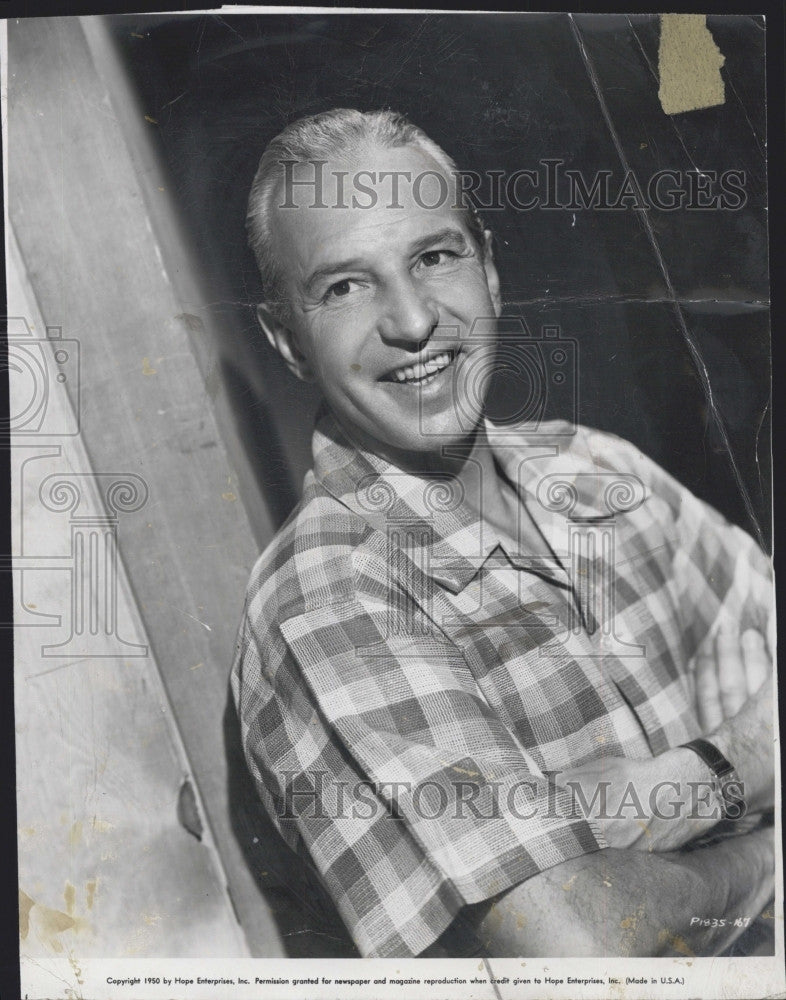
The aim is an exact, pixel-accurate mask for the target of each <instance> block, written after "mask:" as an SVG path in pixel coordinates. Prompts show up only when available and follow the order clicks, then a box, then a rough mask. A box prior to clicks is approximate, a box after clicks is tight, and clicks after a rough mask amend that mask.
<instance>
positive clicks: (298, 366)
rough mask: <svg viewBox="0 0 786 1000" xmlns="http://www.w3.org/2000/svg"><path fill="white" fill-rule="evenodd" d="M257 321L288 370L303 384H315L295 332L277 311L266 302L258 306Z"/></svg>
mask: <svg viewBox="0 0 786 1000" xmlns="http://www.w3.org/2000/svg"><path fill="white" fill-rule="evenodd" d="M257 321H258V322H259V325H260V326H261V327H262V329H263V331H264V333H265V336H266V337H267V339H268V341H269V342H270V345H271V346H272V347H273V349H274V350H275V351H278V353H279V354H280V355H281V357H282V358H283V359H284V361H285V362H286V365H287V368H289V370H290V371H291V372H292V374H293V375H294V376H295V377H296V378H299V379H300V380H301V381H302V382H313V381H314V375H313V372H312V371H311V365H310V364H309V362H308V359H307V358H306V356H305V354H303V352H302V351H301V350H300V348H299V347H298V343H297V337H296V335H295V332H294V331H293V330H292V328H291V327H290V326H288V325H287V323H286V321H285V320H283V319H281V318H280V316H279V315H278V313H277V311H276V310H275V309H273V308H271V307H270V306H269V305H268V304H267V303H266V302H260V303H259V305H258V306H257Z"/></svg>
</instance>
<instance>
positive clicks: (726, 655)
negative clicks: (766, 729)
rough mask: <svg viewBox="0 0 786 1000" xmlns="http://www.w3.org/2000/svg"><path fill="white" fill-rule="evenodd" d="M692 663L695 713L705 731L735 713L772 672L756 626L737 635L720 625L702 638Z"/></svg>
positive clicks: (710, 729) (768, 656)
mask: <svg viewBox="0 0 786 1000" xmlns="http://www.w3.org/2000/svg"><path fill="white" fill-rule="evenodd" d="M694 664H695V677H696V713H697V715H698V718H699V723H700V725H701V728H702V732H703V733H705V734H709V733H711V732H712V731H713V730H715V729H717V727H718V726H719V725H720V724H721V723H722V722H723V721H724V719H730V718H732V716H734V715H736V714H737V712H739V710H740V709H741V708H742V706H743V705H744V704H745V702H746V701H747V700H748V698H750V697H752V696H753V695H755V694H756V692H757V691H758V690H759V688H760V687H761V686H762V684H764V682H765V681H766V680H767V678H768V677H770V676H771V674H772V662H771V659H770V655H769V653H768V651H767V646H766V644H765V641H764V637H763V636H762V635H761V634H760V633H759V632H757V631H756V630H755V629H748V630H747V631H746V632H743V634H742V636H739V634H738V633H737V632H736V630H734V629H733V628H722V629H721V630H720V631H719V632H718V634H717V635H716V636H715V637H714V638H708V639H706V640H705V641H704V643H703V644H702V646H701V647H700V648H699V650H698V651H697V653H696V657H695V660H694Z"/></svg>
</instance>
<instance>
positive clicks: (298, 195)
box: [271, 140, 456, 209]
mask: <svg viewBox="0 0 786 1000" xmlns="http://www.w3.org/2000/svg"><path fill="white" fill-rule="evenodd" d="M455 187H456V181H455V177H454V176H453V172H452V171H451V170H448V169H447V168H446V166H445V165H444V164H443V163H441V162H440V161H439V160H438V159H436V158H435V157H434V156H433V155H432V154H431V153H430V152H429V151H428V150H427V149H425V148H423V147H421V146H417V145H408V146H393V147H390V146H382V145H380V144H379V143H377V142H372V141H368V140H365V141H362V142H360V143H358V144H357V145H356V146H353V147H352V148H351V149H347V150H344V151H341V152H337V153H335V154H334V155H332V156H321V157H315V158H314V159H311V160H292V161H286V160H284V161H282V164H281V177H280V181H279V183H278V185H277V189H278V190H277V192H276V198H275V200H274V202H273V205H272V206H271V207H273V208H281V207H287V208H288V207H290V206H293V207H296V208H305V209H310V208H317V209H319V208H320V204H319V203H320V201H321V203H322V204H325V205H327V206H328V207H340V206H341V205H344V204H345V205H347V206H348V207H350V208H351V207H357V206H360V207H366V206H371V204H372V203H373V204H374V205H375V206H376V205H378V204H380V203H381V204H383V205H385V206H390V207H395V205H396V204H403V205H406V204H407V203H408V202H412V203H413V205H414V206H415V207H419V206H420V204H422V205H435V206H436V205H438V203H439V202H440V201H441V200H445V196H446V195H447V196H448V200H450V201H451V202H452V201H455Z"/></svg>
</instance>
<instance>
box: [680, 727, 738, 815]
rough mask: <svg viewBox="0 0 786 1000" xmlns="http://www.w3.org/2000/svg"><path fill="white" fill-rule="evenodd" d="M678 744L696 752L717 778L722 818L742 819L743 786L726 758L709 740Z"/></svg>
mask: <svg viewBox="0 0 786 1000" xmlns="http://www.w3.org/2000/svg"><path fill="white" fill-rule="evenodd" d="M680 746H683V747H685V748H686V749H687V750H692V751H693V752H694V753H696V754H698V755H699V757H701V759H702V760H703V761H704V763H705V764H706V765H707V767H709V769H710V770H711V771H712V773H713V774H714V775H715V777H716V779H717V787H716V790H717V792H718V798H719V799H720V803H721V808H722V809H723V818H724V819H731V820H736V819H742V817H743V816H744V815H745V810H746V806H745V786H744V785H743V783H742V781H741V780H740V778H739V775H738V774H737V772H736V771H735V769H734V765H733V764H732V763H731V761H730V760H728V759H727V758H726V757H724V756H723V754H722V753H721V752H720V750H719V749H718V748H717V747H716V746H715V744H714V743H710V741H709V740H702V739H697V740H691V741H690V742H689V743H681V744H680Z"/></svg>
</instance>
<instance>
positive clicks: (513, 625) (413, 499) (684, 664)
mask: <svg viewBox="0 0 786 1000" xmlns="http://www.w3.org/2000/svg"><path fill="white" fill-rule="evenodd" d="M573 430H574V429H573V428H570V427H568V425H566V424H563V423H560V422H553V423H549V424H544V425H542V426H541V427H539V428H537V430H536V431H533V428H532V427H531V426H522V427H521V428H519V429H517V430H516V429H514V430H513V431H512V430H511V428H504V429H503V428H495V427H494V426H493V425H491V424H489V425H487V433H488V439H489V443H490V446H491V448H492V449H493V452H494V456H495V458H496V459H497V463H498V465H499V466H501V468H502V469H503V470H504V473H505V476H506V477H507V479H508V480H509V481H510V482H511V483H513V484H516V485H517V487H518V490H519V495H520V497H521V498H522V499H523V501H524V503H523V505H522V508H521V514H522V518H521V523H520V524H519V525H518V526H512V530H511V532H510V533H509V534H504V535H503V534H501V533H500V532H498V531H496V530H494V529H493V528H492V527H491V526H490V524H489V523H488V522H485V521H482V520H481V519H480V518H478V517H477V516H476V515H474V514H473V513H472V511H471V509H470V507H469V506H468V505H467V504H465V503H463V502H462V497H461V495H460V492H459V488H458V484H457V483H456V482H455V481H451V480H448V479H440V478H439V477H433V478H429V479H428V480H426V479H423V478H419V477H416V476H412V475H407V474H404V473H402V472H401V471H399V470H397V469H395V468H393V467H392V466H390V465H388V464H387V463H386V462H384V461H383V460H381V459H380V458H378V457H377V456H375V455H372V454H367V453H361V452H359V451H357V450H356V449H355V448H354V447H352V446H351V445H350V444H349V443H348V442H347V440H346V439H345V438H344V437H343V436H342V434H341V432H340V430H339V429H338V427H337V425H336V423H335V422H334V420H333V419H332V418H331V417H330V416H327V415H326V416H324V417H323V418H322V420H321V422H320V423H318V425H317V428H316V430H315V433H314V439H313V447H314V468H313V471H311V472H309V473H308V475H307V476H306V479H305V484H304V493H303V498H302V500H301V502H300V504H299V505H298V507H297V508H296V510H295V511H294V512H293V514H292V516H291V517H290V518H289V520H288V521H287V523H286V524H285V525H284V527H283V528H282V529H281V531H280V532H279V533H278V534H277V536H276V537H275V539H274V540H273V542H272V544H271V545H270V546H269V548H268V549H267V550H266V552H265V553H264V554H263V555H262V556H261V558H260V559H259V561H258V562H257V564H256V566H255V568H254V571H253V574H252V577H251V580H250V583H249V586H248V591H247V600H246V607H245V612H244V616H243V621H242V624H241V628H240V632H239V638H238V648H237V655H236V658H235V663H234V666H233V670H232V688H233V693H234V697H235V700H236V702H237V705H238V710H239V716H240V720H241V727H242V737H243V744H244V747H245V752H246V758H247V761H248V764H249V768H250V770H251V773H252V775H253V777H254V779H255V783H256V785H257V788H258V791H259V795H260V796H261V799H262V801H263V803H264V805H265V807H266V809H267V811H268V812H269V813H270V815H271V817H272V819H273V821H274V823H275V824H276V826H277V828H278V829H279V830H280V832H281V834H282V835H283V837H284V838H285V840H286V841H287V842H288V843H289V845H290V846H291V847H293V848H294V849H296V850H299V851H302V850H303V849H305V851H306V852H307V855H308V856H309V858H310V859H311V861H312V862H313V865H314V866H315V868H316V870H317V871H318V873H319V876H320V879H321V881H322V882H323V884H324V885H325V887H326V889H327V891H328V892H329V893H330V895H331V896H332V897H333V899H334V900H335V902H336V905H337V906H338V908H339V911H340V913H341V915H342V917H343V919H344V921H345V922H346V924H347V926H348V928H349V930H350V932H351V933H352V935H353V937H354V939H355V941H356V943H357V946H358V948H359V949H360V951H361V953H362V954H364V955H367V956H382V957H393V956H407V955H416V954H418V953H420V952H421V951H423V950H424V949H425V948H426V947H427V946H428V945H429V944H431V943H432V942H433V941H434V940H435V939H436V938H437V937H438V936H439V935H440V934H441V932H442V931H443V930H445V928H446V927H447V926H448V925H449V924H450V923H451V921H452V920H453V918H454V917H455V916H456V914H457V913H458V911H459V910H460V908H461V907H462V906H464V905H465V904H469V903H474V902H479V901H481V900H484V899H487V898H490V897H491V896H494V895H496V894H498V893H500V892H502V891H504V890H506V889H508V888H511V887H512V886H514V885H516V884H518V883H520V882H522V881H523V880H525V879H527V878H530V877H531V876H533V875H535V874H536V873H538V872H541V871H543V870H545V869H548V868H551V867H553V866H555V865H558V864H560V863H561V862H563V861H565V860H568V859H570V858H573V857H575V856H577V855H581V854H584V853H587V852H591V851H595V850H598V849H599V848H603V847H604V846H605V845H604V842H603V840H602V836H601V834H600V831H599V829H598V828H597V826H596V825H595V824H594V823H593V822H590V821H587V820H585V819H583V818H580V817H579V816H578V815H577V811H576V810H575V809H574V808H573V807H572V805H571V802H570V800H569V799H568V793H567V792H566V791H565V790H563V789H560V788H559V787H558V786H557V785H556V784H555V783H554V781H553V780H550V778H549V773H552V772H554V771H558V770H560V769H563V768H566V767H568V766H573V765H578V764H581V763H583V762H585V761H588V760H591V759H593V758H598V757H599V756H601V755H626V756H631V757H648V756H652V755H657V754H659V753H662V752H663V751H664V750H666V749H668V748H669V747H672V746H675V745H678V744H680V743H683V742H685V741H686V740H689V739H692V738H694V737H696V736H698V735H699V726H698V722H697V718H696V714H695V710H694V690H693V682H692V673H691V666H692V662H691V661H692V658H693V656H694V654H695V652H696V649H697V647H698V645H699V644H700V643H701V641H702V640H703V639H704V638H705V637H706V636H707V635H708V634H709V633H710V632H711V631H713V630H716V629H717V628H718V627H719V626H720V625H721V624H722V622H723V621H724V620H728V621H730V622H733V623H734V624H735V625H738V626H739V627H740V628H741V629H744V628H748V627H756V628H758V629H760V630H761V631H762V632H765V631H766V627H767V619H768V615H769V613H770V611H771V608H772V601H773V592H772V583H771V579H770V564H769V560H768V559H767V558H766V557H765V556H764V555H763V554H762V552H761V551H760V550H759V548H758V547H757V546H756V544H755V543H754V542H753V540H752V539H751V538H750V537H749V536H748V535H747V534H746V533H745V532H743V531H742V530H740V529H739V528H736V527H733V526H731V525H729V524H728V523H727V522H726V521H724V520H723V519H722V518H721V517H720V515H719V514H718V513H717V512H715V511H714V510H713V509H711V508H710V507H708V506H707V505H706V504H704V503H702V502H701V501H699V500H698V499H696V498H695V497H694V496H693V495H692V494H691V493H689V492H688V491H687V490H685V489H684V488H683V487H682V486H681V485H680V484H679V483H677V482H676V481H675V480H674V479H672V478H671V477H670V476H669V475H668V474H667V473H666V472H664V471H663V470H662V469H660V468H659V467H658V466H656V465H655V464H654V463H652V462H651V461H649V460H648V459H647V458H646V457H645V456H643V455H642V454H641V453H640V452H639V451H638V450H637V449H636V448H635V447H634V446H633V445H631V444H629V443H627V442H625V441H623V440H621V439H620V438H617V437H614V436H612V435H609V434H605V433H599V432H596V431H592V430H588V429H586V428H578V430H576V431H575V433H573ZM526 511H529V514H530V515H531V516H532V517H533V518H534V519H535V521H536V522H537V524H538V527H539V529H540V532H541V533H542V535H543V536H544V537H545V538H546V539H547V540H548V542H549V544H550V547H551V549H552V551H553V554H554V556H556V558H550V557H549V556H538V557H534V556H532V555H530V554H529V553H530V552H532V551H548V549H546V548H545V547H543V546H541V547H540V548H539V549H537V548H532V547H531V546H529V545H528V543H527V537H530V538H532V537H533V536H532V532H533V530H534V528H533V526H532V521H531V520H530V519H529V517H528V515H527V513H526Z"/></svg>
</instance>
